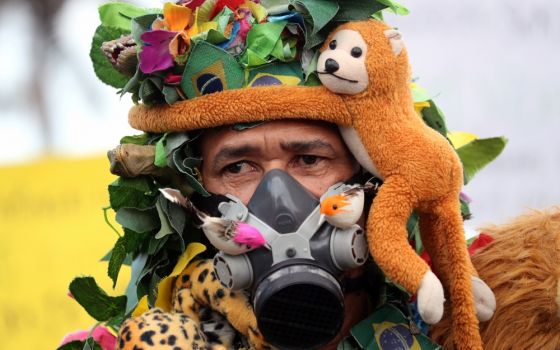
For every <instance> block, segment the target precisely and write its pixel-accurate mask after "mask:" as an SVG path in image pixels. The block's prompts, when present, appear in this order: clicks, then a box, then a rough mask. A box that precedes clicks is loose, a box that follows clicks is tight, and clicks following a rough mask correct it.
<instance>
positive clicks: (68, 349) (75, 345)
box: [56, 340, 85, 350]
mask: <svg viewBox="0 0 560 350" xmlns="http://www.w3.org/2000/svg"><path fill="white" fill-rule="evenodd" d="M84 344H85V342H83V341H81V340H74V341H71V342H70V343H66V344H64V345H61V346H59V347H58V348H57V349H56V350H82V349H83V348H84Z"/></svg>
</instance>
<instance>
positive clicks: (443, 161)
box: [129, 20, 495, 349]
mask: <svg viewBox="0 0 560 350" xmlns="http://www.w3.org/2000/svg"><path fill="white" fill-rule="evenodd" d="M321 52H322V53H321V55H320V57H319V62H318V65H317V73H318V74H319V76H320V79H321V81H322V83H323V86H317V87H306V86H280V87H278V86H267V87H255V88H245V89H236V90H225V91H221V92H217V93H213V94H209V95H203V96H200V97H197V98H195V99H192V100H186V101H182V102H178V103H175V104H173V105H171V106H164V107H162V106H153V107H149V106H144V105H138V106H135V107H133V108H132V109H131V111H130V114H129V122H130V124H131V125H132V126H133V127H135V128H137V129H140V130H143V131H149V132H165V131H169V130H174V131H187V130H193V129H200V128H208V127H215V126H220V125H227V124H234V123H239V122H251V121H262V120H274V119H287V118H300V119H301V118H305V119H318V120H324V121H328V122H332V123H334V124H337V125H339V127H340V130H341V134H342V136H343V138H344V139H345V141H346V143H347V145H348V147H349V149H350V150H351V151H352V153H353V154H354V156H355V157H356V159H357V160H358V162H360V164H361V165H362V166H363V167H364V168H365V169H367V170H368V171H370V172H371V173H373V174H375V175H377V176H378V177H380V178H381V179H383V180H384V184H383V185H382V186H381V188H380V190H379V193H378V194H377V197H376V199H375V201H374V204H373V205H372V207H371V210H370V213H369V217H368V224H367V233H368V244H369V248H370V252H371V254H372V255H373V257H374V259H375V261H376V262H377V263H378V264H379V266H380V267H381V269H382V270H383V271H384V272H385V274H386V275H387V276H388V277H389V278H390V279H391V280H392V281H394V282H396V283H398V284H399V285H401V286H403V287H404V288H406V289H407V290H408V291H409V292H411V293H415V294H417V299H418V307H419V311H420V315H421V316H422V318H423V319H424V320H425V321H427V322H428V323H436V322H438V321H439V320H440V319H441V317H442V315H443V304H444V301H445V297H444V289H443V285H445V286H446V288H447V290H448V292H449V296H450V299H451V302H452V306H453V307H452V315H453V320H454V321H453V329H454V335H455V338H454V339H455V343H456V346H457V349H482V341H481V338H480V335H479V332H478V320H477V317H476V316H477V312H476V311H478V315H479V317H480V318H482V319H485V318H489V317H491V315H492V313H493V309H494V308H495V299H494V295H493V293H492V291H491V290H490V288H489V287H488V286H487V285H486V284H485V283H484V282H483V281H482V280H480V279H479V278H478V277H477V273H476V271H475V269H474V268H473V267H472V265H471V263H470V260H469V257H468V253H467V249H466V243H465V238H464V231H463V220H462V217H461V213H460V205H459V193H460V189H461V187H462V184H463V173H462V166H461V163H460V160H459V158H458V157H457V155H456V153H455V151H454V150H453V148H452V146H451V145H450V143H449V142H448V141H447V140H446V139H445V138H444V137H442V136H441V135H440V134H438V133H437V132H436V131H434V130H432V129H431V128H429V127H428V126H427V125H425V123H424V122H423V121H422V119H421V118H420V117H419V116H418V115H417V114H416V113H415V111H414V108H413V100H412V95H411V91H410V87H409V84H410V67H409V62H408V57H407V54H406V50H405V49H404V46H403V44H402V41H401V40H400V35H399V34H398V32H396V31H395V30H393V29H391V28H390V27H388V26H387V25H386V24H384V23H382V22H379V21H376V20H366V21H360V22H350V23H347V24H344V25H342V26H340V27H339V28H337V29H336V30H334V31H333V32H332V33H331V34H330V36H329V38H328V39H327V40H326V41H325V44H324V46H323V48H322V49H321ZM413 210H416V212H417V213H418V214H419V217H420V227H421V233H422V240H423V243H424V245H425V247H426V248H427V250H428V252H429V254H430V255H431V257H432V260H433V261H434V263H435V268H436V271H437V272H438V274H439V277H440V278H441V279H442V282H443V285H442V283H441V282H440V280H439V278H438V277H436V275H435V274H434V273H433V272H432V271H431V270H430V268H429V267H428V265H427V264H426V263H425V262H424V261H423V260H422V259H421V258H420V257H419V256H418V255H417V254H415V252H414V250H413V249H412V248H411V247H410V245H409V244H408V241H407V234H406V222H407V219H408V218H409V216H410V215H411V213H412V211H413ZM473 296H474V297H473ZM475 304H476V308H475Z"/></svg>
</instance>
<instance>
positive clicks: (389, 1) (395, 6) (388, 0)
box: [377, 0, 410, 16]
mask: <svg viewBox="0 0 560 350" xmlns="http://www.w3.org/2000/svg"><path fill="white" fill-rule="evenodd" d="M377 1H378V2H379V3H381V4H383V5H386V6H387V7H388V8H389V9H391V11H392V12H393V13H394V14H396V15H399V16H406V15H408V14H409V13H410V11H409V10H408V9H407V8H406V7H404V6H403V5H401V4H399V3H398V2H396V1H393V0H377Z"/></svg>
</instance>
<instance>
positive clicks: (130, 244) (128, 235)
mask: <svg viewBox="0 0 560 350" xmlns="http://www.w3.org/2000/svg"><path fill="white" fill-rule="evenodd" d="M123 231H124V236H123V237H124V246H125V248H126V252H127V253H136V251H137V250H138V249H140V247H141V246H142V243H144V242H145V240H146V239H148V237H149V236H150V233H149V232H142V233H138V232H135V231H133V230H130V229H128V228H126V227H125V228H124V230H123Z"/></svg>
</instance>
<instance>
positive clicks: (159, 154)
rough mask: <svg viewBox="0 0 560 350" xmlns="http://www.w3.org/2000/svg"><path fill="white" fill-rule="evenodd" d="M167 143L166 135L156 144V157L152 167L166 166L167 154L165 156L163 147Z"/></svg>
mask: <svg viewBox="0 0 560 350" xmlns="http://www.w3.org/2000/svg"><path fill="white" fill-rule="evenodd" d="M166 143H167V134H165V135H163V137H162V138H161V139H159V141H158V142H157V143H156V155H155V159H154V165H155V166H157V167H159V168H163V167H166V166H167V154H165V145H166Z"/></svg>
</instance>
